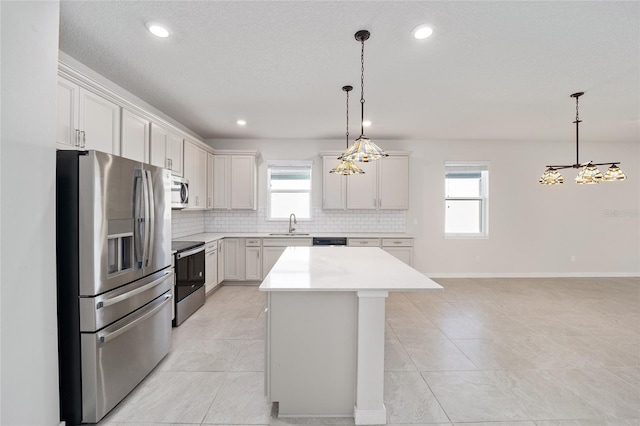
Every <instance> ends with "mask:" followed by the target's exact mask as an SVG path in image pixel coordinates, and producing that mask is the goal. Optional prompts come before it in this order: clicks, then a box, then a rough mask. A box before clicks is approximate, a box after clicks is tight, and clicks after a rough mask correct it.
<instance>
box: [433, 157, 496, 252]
mask: <svg viewBox="0 0 640 426" xmlns="http://www.w3.org/2000/svg"><path fill="white" fill-rule="evenodd" d="M444 166H445V167H444V223H443V229H444V237H445V239H488V238H489V162H488V161H445V164H444ZM456 172H458V173H460V174H463V173H480V195H479V196H477V197H449V196H448V194H447V176H448V175H449V173H456ZM448 201H479V202H480V232H447V231H446V223H447V202H448Z"/></svg>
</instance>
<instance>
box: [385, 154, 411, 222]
mask: <svg viewBox="0 0 640 426" xmlns="http://www.w3.org/2000/svg"><path fill="white" fill-rule="evenodd" d="M378 208H379V209H381V210H407V209H408V208H409V157H408V156H397V157H394V156H391V157H387V158H383V159H382V160H379V163H378Z"/></svg>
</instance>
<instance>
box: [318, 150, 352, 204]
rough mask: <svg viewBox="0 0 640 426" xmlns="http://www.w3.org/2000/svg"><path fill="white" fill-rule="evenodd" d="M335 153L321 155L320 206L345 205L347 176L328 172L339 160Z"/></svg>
mask: <svg viewBox="0 0 640 426" xmlns="http://www.w3.org/2000/svg"><path fill="white" fill-rule="evenodd" d="M337 157H338V156H337V155H324V156H323V157H322V208H323V209H345V208H346V207H347V197H346V194H347V176H343V175H337V174H335V173H329V172H330V171H331V170H332V169H333V168H334V167H335V166H337V165H338V163H339V162H340V160H338V159H337Z"/></svg>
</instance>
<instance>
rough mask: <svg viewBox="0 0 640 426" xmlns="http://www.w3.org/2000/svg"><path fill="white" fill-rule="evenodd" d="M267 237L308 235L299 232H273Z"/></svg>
mask: <svg viewBox="0 0 640 426" xmlns="http://www.w3.org/2000/svg"><path fill="white" fill-rule="evenodd" d="M269 235H277V236H280V237H295V236H297V235H301V236H305V235H309V234H303V233H301V232H292V233H289V232H274V233H271V234H269Z"/></svg>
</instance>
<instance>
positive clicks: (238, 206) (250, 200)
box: [212, 152, 258, 210]
mask: <svg viewBox="0 0 640 426" xmlns="http://www.w3.org/2000/svg"><path fill="white" fill-rule="evenodd" d="M257 155H258V153H257V152H251V153H248V154H240V153H236V154H214V156H213V157H214V158H213V194H212V196H213V202H212V203H213V204H212V205H213V208H214V209H223V210H256V208H257V186H258V185H257V175H258V173H257V165H256V157H257Z"/></svg>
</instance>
